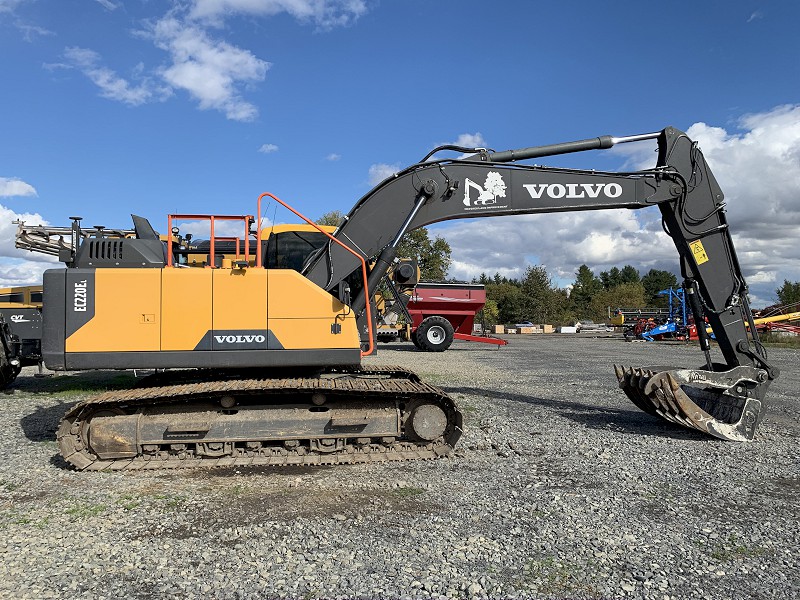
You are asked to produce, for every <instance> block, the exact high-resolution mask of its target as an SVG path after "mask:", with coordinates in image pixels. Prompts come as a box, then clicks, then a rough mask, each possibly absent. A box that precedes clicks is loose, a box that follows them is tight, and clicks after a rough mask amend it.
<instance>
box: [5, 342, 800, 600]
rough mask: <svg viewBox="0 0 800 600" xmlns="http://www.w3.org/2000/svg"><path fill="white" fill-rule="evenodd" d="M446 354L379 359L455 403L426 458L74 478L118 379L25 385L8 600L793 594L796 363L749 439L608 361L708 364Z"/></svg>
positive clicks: (584, 351)
mask: <svg viewBox="0 0 800 600" xmlns="http://www.w3.org/2000/svg"><path fill="white" fill-rule="evenodd" d="M511 340H512V343H511V345H510V346H507V347H505V348H501V349H499V350H496V349H494V348H492V347H487V346H483V345H480V344H468V343H464V342H456V344H454V346H453V348H451V349H450V350H449V351H447V352H445V353H443V354H428V353H420V352H417V351H415V350H414V349H413V347H412V346H410V345H408V346H406V345H400V344H397V345H382V346H381V347H380V354H379V356H378V357H376V358H374V359H368V362H369V363H384V364H399V365H403V366H406V367H408V368H411V369H413V370H415V371H417V372H418V373H419V374H420V375H421V376H422V377H423V378H424V379H426V380H427V381H429V382H431V383H435V384H437V385H440V386H441V387H443V388H444V389H446V390H447V391H448V392H449V393H450V394H451V395H452V396H454V397H455V398H456V399H457V401H458V402H459V404H460V406H461V408H462V410H463V412H464V414H465V420H466V426H465V429H466V430H465V434H464V436H463V438H462V440H461V442H460V443H459V447H458V451H457V452H456V453H455V456H453V457H451V458H447V459H442V460H437V461H425V462H418V463H400V464H397V463H393V464H385V465H353V466H340V467H319V468H310V469H299V468H284V469H266V468H258V469H238V470H236V469H199V470H194V471H190V472H186V471H181V472H165V473H152V472H131V473H120V472H116V473H78V472H74V471H71V470H69V469H68V468H66V466H65V464H64V462H63V461H62V460H61V459H60V458H59V457H58V453H57V447H56V442H55V435H54V431H55V428H56V425H57V423H58V420H59V418H60V417H61V415H62V414H63V413H64V412H65V411H66V409H67V408H68V407H69V406H70V405H71V404H72V403H74V402H76V401H78V400H80V399H82V398H83V397H85V396H86V395H87V394H89V393H94V392H95V391H97V390H102V389H106V388H107V387H108V386H119V385H126V384H127V383H129V382H130V378H129V376H127V375H124V374H120V373H93V374H77V375H70V376H58V377H52V378H47V379H40V378H34V377H33V372H34V371H33V369H26V370H25V372H24V373H23V374H22V375H21V376H20V378H19V379H18V380H17V383H16V384H15V385H14V387H13V388H12V389H11V390H8V391H7V393H6V395H5V396H4V397H3V399H2V403H3V404H2V410H0V436H1V437H0V439H2V447H3V448H5V451H4V460H3V461H2V463H0V530H2V535H1V537H2V539H0V597H4V598H37V599H38V598H142V599H144V598H148V599H149V598H231V599H239V598H273V597H288V598H299V597H303V598H312V597H326V598H351V597H359V598H367V597H372V598H378V597H380V598H399V597H406V598H429V597H432V598H483V597H489V598H506V597H508V598H516V597H519V598H532V597H533V598H623V597H630V598H655V599H659V600H661V599H666V598H724V599H733V598H780V599H781V600H785V599H787V598H800V552H798V541H799V540H800V525H798V515H800V503H798V492H800V460H798V436H800V418H799V417H798V405H797V403H796V392H795V390H797V389H798V384H799V383H800V351H798V350H790V349H773V350H772V351H771V352H770V357H771V358H772V359H773V361H774V362H775V363H776V364H777V366H778V367H780V368H781V369H782V371H783V373H782V376H781V378H779V379H778V380H777V381H776V382H775V384H774V385H773V386H772V389H771V390H770V394H769V396H768V398H769V400H770V401H771V402H770V409H769V412H768V414H767V417H766V419H765V421H764V422H763V424H762V425H761V428H760V429H759V431H758V434H757V439H756V440H755V441H753V442H751V443H744V444H735V443H729V442H728V443H726V442H720V441H716V440H714V439H711V438H708V437H705V436H703V435H701V434H699V433H694V432H691V431H688V430H683V429H680V428H677V427H675V426H671V425H669V424H667V423H662V422H661V421H659V420H656V419H654V418H652V417H650V416H648V415H646V414H644V413H642V412H640V411H639V410H638V409H636V407H634V406H633V404H631V403H630V402H629V401H628V400H627V398H626V397H625V396H624V394H623V393H622V392H621V391H620V390H619V389H618V388H617V384H616V379H615V377H614V375H613V370H612V368H611V365H612V363H614V362H617V363H622V364H626V365H651V364H675V365H680V366H693V365H697V364H700V363H701V362H702V355H701V354H700V353H699V351H698V350H697V349H696V348H694V347H689V346H685V345H682V344H681V345H669V344H665V343H638V344H632V343H625V342H623V341H622V340H620V339H609V338H590V337H580V336H556V335H552V336H529V337H521V336H519V337H512V338H511Z"/></svg>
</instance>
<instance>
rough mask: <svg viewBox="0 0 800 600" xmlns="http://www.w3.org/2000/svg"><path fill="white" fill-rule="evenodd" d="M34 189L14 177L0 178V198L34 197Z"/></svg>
mask: <svg viewBox="0 0 800 600" xmlns="http://www.w3.org/2000/svg"><path fill="white" fill-rule="evenodd" d="M36 195H37V193H36V188H34V187H33V186H32V185H31V184H30V183H25V182H24V181H22V180H21V179H17V178H16V177H0V197H3V198H9V197H11V196H36Z"/></svg>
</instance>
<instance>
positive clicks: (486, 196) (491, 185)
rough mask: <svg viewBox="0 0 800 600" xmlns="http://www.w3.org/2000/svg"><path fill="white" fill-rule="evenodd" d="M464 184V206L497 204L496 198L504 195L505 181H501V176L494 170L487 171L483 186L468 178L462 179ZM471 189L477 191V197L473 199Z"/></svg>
mask: <svg viewBox="0 0 800 600" xmlns="http://www.w3.org/2000/svg"><path fill="white" fill-rule="evenodd" d="M464 186H465V187H464V206H486V205H487V204H497V199H498V198H505V197H506V182H505V181H503V176H502V175H500V173H498V172H496V171H489V174H488V175H486V181H485V182H484V184H483V186H480V185H478V184H477V183H475V182H474V181H472V180H471V179H469V178H467V179H465V180H464ZM473 190H474V191H476V192H478V197H477V198H475V199H473V198H472V196H471V192H472V191H473Z"/></svg>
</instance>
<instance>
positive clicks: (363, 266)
mask: <svg viewBox="0 0 800 600" xmlns="http://www.w3.org/2000/svg"><path fill="white" fill-rule="evenodd" d="M264 196H269V197H270V198H272V199H273V200H275V202H277V203H278V204H280V205H281V206H283V207H284V208H288V209H289V210H290V211H292V212H293V213H294V214H295V215H297V216H298V217H300V218H301V219H303V221H305V222H306V223H308V224H309V225H311V226H312V227H314V228H315V229H316V230H317V231H319V232H320V233H323V234H325V235H326V236H327V237H328V238H330V239H331V240H332V241H334V242H336V243H337V244H339V245H340V246H341V247H342V248H344V249H345V250H347V251H348V252H349V253H350V254H352V255H353V256H355V257H356V258H357V259H358V260H359V261H360V262H361V273H362V274H363V276H364V295H365V297H366V299H367V302H366V306H365V308H366V311H367V331H368V333H369V348H368V350H367V351H366V352H364V351H362V352H361V356H369V355H370V354H372V353H373V352H374V351H375V344H374V342H373V340H374V338H375V335H374V332H373V330H372V311H371V309H370V302H369V296H368V293H369V285H368V283H367V281H368V278H367V262H366V261H365V260H364V257H363V256H361V255H360V254H359V253H358V252H356V251H355V250H353V249H352V248H350V247H349V246H347V245H346V244H343V243H342V242H340V241H339V240H337V239H336V238H335V237H333V236H332V235H331V234H330V233H328V232H327V231H325V230H324V229H322V228H321V227H320V226H319V225H317V224H316V223H314V222H313V221H312V220H311V219H309V218H308V217H305V216H303V215H301V214H300V213H299V212H297V211H296V210H295V209H293V208H292V207H291V206H289V205H288V204H286V202H284V201H283V200H281V199H280V198H278V197H277V196H275V195H273V194H270V193H269V192H264V193H263V194H261V195H260V196H259V197H258V230H257V232H256V248H257V250H256V251H257V252H258V255H257V257H256V266H258V267H260V266H261V256H262V253H261V200H262V199H263V198H264Z"/></svg>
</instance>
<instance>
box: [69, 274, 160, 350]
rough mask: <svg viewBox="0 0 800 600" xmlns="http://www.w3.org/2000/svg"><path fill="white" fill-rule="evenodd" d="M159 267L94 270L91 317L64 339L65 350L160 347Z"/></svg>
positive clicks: (150, 348)
mask: <svg viewBox="0 0 800 600" xmlns="http://www.w3.org/2000/svg"><path fill="white" fill-rule="evenodd" d="M160 322H161V269H97V270H96V272H95V295H94V317H93V318H92V320H91V321H89V323H87V324H86V325H84V326H83V327H81V328H80V329H78V331H76V332H75V333H73V334H72V335H71V336H69V338H68V339H67V341H66V351H67V352H134V351H153V350H160V349H161V326H160Z"/></svg>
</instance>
